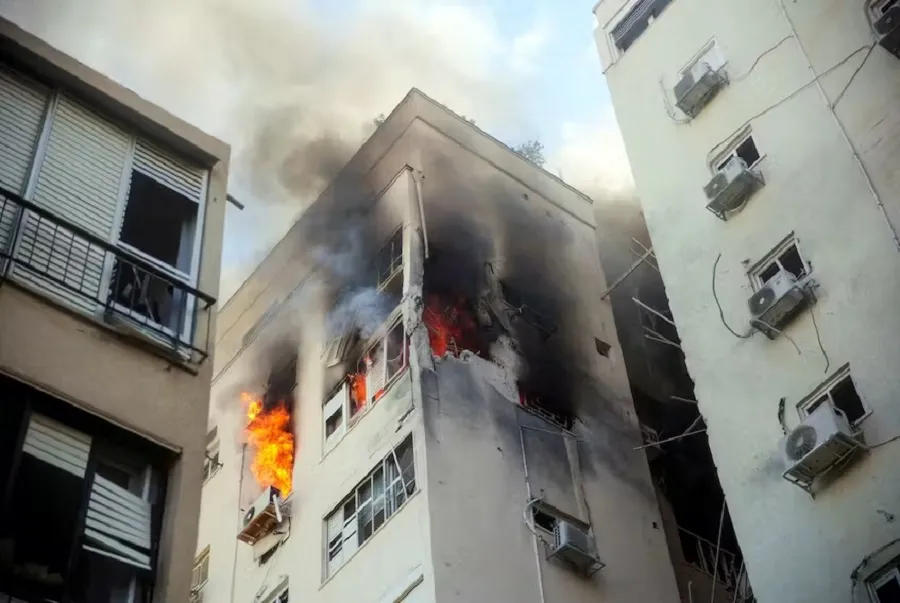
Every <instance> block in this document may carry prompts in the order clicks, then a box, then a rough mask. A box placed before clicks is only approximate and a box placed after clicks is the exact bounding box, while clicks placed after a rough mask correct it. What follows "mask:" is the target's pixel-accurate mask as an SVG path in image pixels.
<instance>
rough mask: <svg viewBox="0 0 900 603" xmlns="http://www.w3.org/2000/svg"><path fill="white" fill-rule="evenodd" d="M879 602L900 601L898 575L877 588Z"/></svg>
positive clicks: (898, 602) (892, 602) (890, 602)
mask: <svg viewBox="0 0 900 603" xmlns="http://www.w3.org/2000/svg"><path fill="white" fill-rule="evenodd" d="M875 595H876V596H877V597H878V603H900V582H897V577H896V575H895V576H893V577H892V578H891V579H890V580H888V581H887V582H884V583H883V584H881V585H880V586H878V587H876V588H875Z"/></svg>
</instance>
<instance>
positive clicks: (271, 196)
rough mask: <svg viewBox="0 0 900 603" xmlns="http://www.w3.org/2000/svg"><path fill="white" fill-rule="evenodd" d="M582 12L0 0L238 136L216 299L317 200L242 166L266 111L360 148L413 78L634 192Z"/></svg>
mask: <svg viewBox="0 0 900 603" xmlns="http://www.w3.org/2000/svg"><path fill="white" fill-rule="evenodd" d="M591 8H592V5H591V4H590V0H588V1H587V2H584V1H578V2H573V1H569V2H558V1H556V2H554V1H553V0H516V1H513V0H305V1H302V0H256V1H255V2H246V0H0V14H3V16H5V17H7V18H10V19H12V20H13V21H16V22H17V23H19V24H20V25H21V26H22V27H24V28H25V29H28V30H29V31H32V32H33V33H35V34H37V35H39V36H41V37H43V38H45V39H47V40H48V41H49V42H50V43H51V44H53V45H55V46H58V47H59V48H61V49H62V50H64V51H65V52H68V53H69V54H72V55H74V56H75V57H76V58H78V59H79V60H81V61H83V62H85V63H87V64H88V65H90V66H91V67H93V68H95V69H98V70H100V71H102V72H104V73H106V74H107V75H109V76H110V77H112V78H113V79H115V80H117V81H119V82H120V83H122V84H124V85H126V86H128V87H129V88H131V89H133V90H135V91H136V92H137V93H138V94H140V95H141V96H144V97H145V98H147V99H148V100H151V101H153V102H155V103H158V104H160V105H161V106H163V107H164V108H166V109H168V110H169V111H171V112H172V113H174V114H176V115H178V116H179V117H182V118H184V119H186V120H188V121H190V122H191V123H194V124H196V125H198V126H199V127H201V128H203V129H204V130H206V131H208V132H209V133H211V134H213V135H215V136H218V137H220V138H222V139H224V140H226V141H228V142H229V143H231V144H232V146H233V149H234V156H233V178H232V183H231V186H230V188H231V190H232V192H234V193H236V194H237V195H238V196H239V198H240V199H241V200H242V201H243V202H244V203H245V204H246V205H247V209H246V210H245V211H244V212H238V211H236V210H234V209H233V208H232V209H229V213H228V217H227V220H226V233H225V237H226V238H225V248H224V256H223V263H224V265H223V282H222V290H221V294H220V298H221V299H222V300H224V299H226V298H227V297H229V296H230V295H231V294H232V293H233V292H234V290H235V289H236V288H237V286H238V285H239V284H240V282H241V281H242V280H243V279H244V278H246V276H247V275H248V274H249V273H250V272H251V271H252V269H253V267H254V266H255V265H256V264H257V263H258V262H259V261H260V260H261V259H262V258H263V257H264V256H265V253H266V252H267V251H268V249H270V248H271V246H272V245H273V244H274V243H275V242H277V240H278V239H279V238H281V236H283V235H284V233H285V232H286V230H287V228H288V226H289V224H290V222H291V221H292V219H293V218H295V217H296V216H297V214H298V213H299V212H300V211H302V209H303V207H305V205H306V204H308V203H309V202H310V201H311V200H312V198H314V197H315V195H314V193H313V192H312V191H304V192H303V193H302V194H298V193H296V192H294V193H292V194H286V193H284V191H282V190H280V189H277V188H274V189H270V190H266V191H262V190H261V189H260V187H258V186H254V185H253V183H251V182H249V181H250V180H251V179H252V177H251V175H249V174H250V172H251V171H255V172H257V173H260V172H266V171H267V170H266V164H265V162H262V163H260V162H259V161H258V158H256V159H254V156H253V153H254V145H255V144H257V143H259V140H258V138H259V133H258V131H259V129H260V128H261V127H262V125H261V124H263V123H264V122H263V119H262V117H261V116H266V119H270V117H271V115H272V114H275V113H277V115H278V116H279V119H281V120H283V121H284V123H291V124H295V126H294V127H293V128H292V129H291V128H289V127H285V128H284V130H285V132H286V133H288V132H287V131H288V130H290V132H289V134H290V136H287V135H285V137H284V139H283V140H281V141H278V142H280V144H281V145H282V146H283V147H284V148H283V149H282V150H283V151H284V152H285V153H288V152H290V151H289V150H288V149H290V148H291V147H294V146H296V145H297V144H301V143H298V142H297V141H298V140H300V141H302V140H309V139H310V138H311V137H315V136H317V135H319V134H321V133H322V131H326V132H328V133H329V134H330V135H333V136H337V137H338V138H339V139H340V140H343V141H345V142H347V143H348V144H349V145H350V146H352V147H356V146H358V144H359V142H361V141H362V140H363V139H364V138H365V137H366V136H368V135H369V134H370V133H371V129H372V127H373V126H372V123H371V122H372V119H373V118H374V117H375V116H377V115H378V114H380V113H383V114H387V113H389V112H390V111H391V109H392V108H393V107H394V105H396V104H397V103H398V102H399V101H400V100H401V99H402V98H403V96H404V95H405V94H406V92H407V91H408V90H409V88H411V87H413V86H416V87H418V88H420V89H421V90H422V91H423V92H425V93H426V94H428V95H429V96H431V97H433V98H435V99H436V100H438V101H439V102H442V103H444V104H446V105H447V106H449V107H450V108H451V109H453V110H454V111H456V112H457V113H461V114H464V115H466V116H468V117H470V118H473V119H475V121H476V123H477V124H478V126H480V127H482V128H484V129H485V130H486V131H488V132H490V133H491V134H493V135H494V136H496V137H497V138H500V139H501V140H503V141H504V142H507V143H508V144H511V145H515V144H518V143H520V142H523V141H526V140H529V139H539V140H541V141H542V142H543V143H544V145H545V155H546V157H547V165H546V168H547V169H548V170H549V171H551V172H553V173H554V174H556V175H558V176H561V177H562V178H563V179H564V180H566V181H568V182H569V183H571V184H573V185H575V186H577V187H579V188H581V189H582V190H584V191H585V192H587V193H589V194H595V195H596V194H600V193H601V192H602V191H604V190H625V189H628V188H629V187H630V185H631V176H630V172H629V169H628V162H627V159H626V157H625V152H624V147H623V145H622V142H621V138H620V136H619V133H618V128H617V126H616V123H615V117H614V115H613V112H612V107H611V105H610V101H609V95H608V92H607V89H606V85H605V82H604V78H603V75H602V73H601V70H600V65H599V61H598V58H597V53H596V50H595V46H594V41H593V29H594V18H593V15H592V14H591ZM269 125H271V124H269ZM279 133H280V132H279ZM269 135H271V133H269ZM268 142H269V141H268V139H267V143H268ZM268 146H270V147H272V148H275V149H277V148H278V144H275V145H268ZM267 159H272V158H271V157H269V158H267ZM298 197H302V198H298Z"/></svg>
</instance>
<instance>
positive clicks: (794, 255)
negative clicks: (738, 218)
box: [756, 241, 809, 285]
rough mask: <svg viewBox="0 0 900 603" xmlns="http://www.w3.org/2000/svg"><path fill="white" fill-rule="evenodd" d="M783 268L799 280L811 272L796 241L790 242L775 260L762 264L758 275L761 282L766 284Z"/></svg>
mask: <svg viewBox="0 0 900 603" xmlns="http://www.w3.org/2000/svg"><path fill="white" fill-rule="evenodd" d="M782 270H786V271H787V272H789V273H791V274H793V275H794V277H795V278H796V279H797V280H798V281H799V280H802V279H803V278H804V277H805V276H806V275H808V274H809V265H808V264H807V263H806V261H805V260H804V259H803V256H802V255H800V248H799V247H798V246H797V243H796V241H794V242H792V243H790V244H789V245H788V246H787V247H786V248H785V249H784V250H783V251H781V252H779V253H778V254H777V255H776V257H775V258H774V259H773V260H771V261H770V262H767V263H766V264H764V265H762V266H760V269H759V271H758V272H757V273H756V276H757V278H758V280H759V282H760V284H763V285H764V284H766V283H767V282H769V281H770V280H771V279H772V278H773V277H774V276H775V275H776V274H778V273H779V272H781V271H782Z"/></svg>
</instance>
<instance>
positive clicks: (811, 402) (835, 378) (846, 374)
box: [797, 363, 872, 428]
mask: <svg viewBox="0 0 900 603" xmlns="http://www.w3.org/2000/svg"><path fill="white" fill-rule="evenodd" d="M845 379H850V382H851V383H852V384H853V389H854V391H856V396H857V397H858V398H859V402H860V404H861V405H862V408H863V414H862V415H860V417H859V418H858V419H856V420H855V421H849V418H848V422H849V423H850V427H851V428H856V427H858V426H859V425H860V424H862V422H863V421H865V420H866V419H867V418H869V416H870V415H871V414H872V407H871V406H869V404H868V403H867V402H866V399H865V397H864V396H863V395H862V393H861V392H860V391H859V387H858V386H857V385H856V379H854V378H853V375H852V373H851V371H850V364H849V363H848V364H845V365H844V366H842V367H840V368H839V369H838V370H837V371H835V372H834V373H832V374H831V375H830V376H829V377H828V379H826V380H825V381H824V382H822V383H820V384H819V385H818V386H816V388H815V389H813V391H812V392H810V393H809V394H807V395H806V396H804V397H803V398H802V399H801V400H800V401H799V402H797V414H798V415H799V417H800V419H801V420H803V419H805V418H806V417H808V416H809V414H810V413H812V412H813V411H814V410H816V409H817V408H818V407H819V406H820V405H821V403H822V402H821V401H822V399H823V398H826V397H827V402H828V403H830V404H831V407H832V408H837V407H836V406H835V405H834V398H832V397H831V391H832V390H834V389H835V388H836V387H837V386H838V385H839V384H841V383H843V382H844V380H845Z"/></svg>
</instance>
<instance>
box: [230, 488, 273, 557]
mask: <svg viewBox="0 0 900 603" xmlns="http://www.w3.org/2000/svg"><path fill="white" fill-rule="evenodd" d="M280 505H281V494H280V493H279V492H278V489H277V488H273V487H272V486H269V487H267V488H266V489H265V490H263V492H262V494H260V496H259V498H257V499H256V501H255V502H254V503H253V504H252V505H251V506H250V507H249V508H248V509H247V512H246V513H244V522H243V527H242V528H241V531H240V533H239V534H238V540H240V541H242V542H246V543H247V544H256V542H257V541H258V540H259V539H260V538H262V537H263V536H265V535H266V534H269V533H270V532H271V531H272V530H274V529H275V526H277V525H278V524H279V523H280V522H281V507H280Z"/></svg>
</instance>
